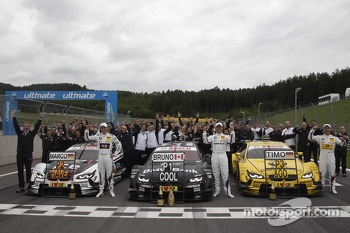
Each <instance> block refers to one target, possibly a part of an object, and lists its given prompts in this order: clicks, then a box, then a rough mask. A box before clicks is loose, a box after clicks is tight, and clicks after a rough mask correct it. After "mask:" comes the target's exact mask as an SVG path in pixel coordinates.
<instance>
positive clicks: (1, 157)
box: [0, 135, 42, 166]
mask: <svg viewBox="0 0 350 233" xmlns="http://www.w3.org/2000/svg"><path fill="white" fill-rule="evenodd" d="M41 146H42V142H41V139H40V138H39V136H35V138H34V151H33V159H39V158H41V153H42V147H41ZM16 154H17V135H15V136H2V135H0V166H1V165H7V164H11V163H16Z"/></svg>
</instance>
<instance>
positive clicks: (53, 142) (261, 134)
mask: <svg viewBox="0 0 350 233" xmlns="http://www.w3.org/2000/svg"><path fill="white" fill-rule="evenodd" d="M14 113H15V112H14ZM165 119H166V120H164V117H162V116H160V115H159V114H158V113H157V114H156V117H155V119H150V120H135V122H134V124H126V123H124V124H119V125H117V126H116V127H114V125H113V123H112V122H108V123H101V124H100V127H99V128H98V125H97V124H96V123H95V124H92V125H89V124H88V121H87V120H86V119H84V120H81V121H80V122H78V121H77V119H76V121H75V122H73V123H71V124H69V125H68V129H66V128H65V124H64V122H63V123H62V124H59V125H57V127H56V128H53V127H51V128H49V127H48V122H47V121H45V124H43V125H42V126H41V122H42V120H43V114H42V113H40V118H39V120H38V122H37V123H36V124H35V126H34V129H33V131H29V123H25V124H24V126H23V130H22V131H21V130H20V128H19V126H18V122H17V120H16V118H15V116H13V122H14V126H15V129H16V133H17V135H18V147H17V165H18V176H19V190H17V191H18V192H23V191H24V178H23V165H25V166H26V170H27V183H28V182H29V179H30V169H27V166H29V161H27V160H24V159H23V158H24V157H28V158H29V157H30V165H31V160H32V155H31V154H32V151H33V146H32V144H33V142H32V140H33V139H34V136H35V135H36V134H38V135H39V136H40V137H41V138H42V140H43V159H42V160H43V162H46V161H47V156H48V153H49V152H50V151H55V150H56V151H64V150H65V149H67V148H68V147H69V146H70V145H73V144H75V143H77V142H83V141H84V140H95V141H97V142H98V143H99V149H100V150H99V170H100V168H101V171H104V170H106V171H107V178H108V179H107V180H108V181H111V179H110V177H111V170H112V167H111V163H112V162H111V158H110V155H111V154H112V152H111V150H112V147H113V146H114V147H115V145H117V146H118V148H119V147H120V149H122V150H123V153H124V161H125V165H126V169H127V173H128V174H130V173H131V170H132V167H133V166H134V165H143V164H144V163H145V162H146V161H147V159H148V157H149V156H150V154H151V153H152V151H153V150H154V149H155V148H156V147H157V146H158V145H161V144H162V143H164V142H169V141H173V140H184V141H193V142H197V143H198V145H199V146H200V147H201V149H202V150H203V152H204V153H205V154H212V167H213V174H214V179H215V187H216V188H215V192H214V197H216V196H217V195H218V194H219V193H220V175H221V178H222V180H223V183H224V184H225V187H224V190H225V193H226V195H227V196H229V197H233V195H232V193H231V190H230V188H229V187H230V181H229V178H228V177H229V176H228V174H229V172H228V171H229V167H230V166H229V162H228V161H229V160H230V156H231V155H232V153H234V152H236V151H238V150H239V147H240V146H241V145H242V142H243V141H246V140H260V139H264V138H267V137H268V138H269V139H270V140H274V141H283V142H284V143H285V144H286V145H288V146H289V147H290V148H292V149H293V150H294V151H295V152H302V153H299V154H300V155H299V158H300V159H303V160H304V162H309V161H310V160H311V153H312V154H313V160H314V162H315V163H316V164H318V154H319V152H318V150H319V151H320V171H321V174H322V184H324V181H325V174H326V172H327V171H328V172H329V174H330V175H331V177H335V176H336V175H339V172H340V169H339V163H340V161H342V174H343V176H346V153H347V149H346V148H347V147H346V146H347V145H346V143H347V140H348V136H347V134H346V130H345V127H344V126H341V127H340V131H339V132H335V131H332V130H330V129H331V126H330V125H329V124H325V127H323V129H321V128H318V127H317V125H316V121H314V120H312V121H311V123H310V124H311V125H309V124H308V123H307V121H306V119H305V115H303V123H302V125H301V127H299V126H296V127H292V126H291V124H290V122H289V121H286V122H285V124H284V125H283V124H279V125H277V124H274V125H273V126H272V127H271V125H270V121H266V122H265V124H264V125H263V126H262V127H259V126H258V123H257V122H254V123H253V125H252V126H251V125H250V124H249V123H250V121H251V118H248V120H247V121H246V122H242V123H239V122H238V120H235V121H234V119H233V118H229V119H226V121H225V122H220V121H219V120H218V119H214V120H211V121H209V120H207V121H206V122H205V123H203V124H201V123H199V113H197V114H196V118H195V119H192V118H189V119H188V121H187V122H186V124H184V123H183V121H182V119H181V113H180V112H178V115H177V121H176V122H175V120H174V117H171V116H170V115H167V117H166V118H165ZM74 123H75V124H74ZM328 126H329V129H328V128H327V127H328ZM28 132H29V134H28ZM27 134H28V135H27ZM329 135H330V136H331V137H332V138H333V139H330V140H329V141H328V142H327V143H328V144H327V143H326V144H325V142H324V138H325V137H328V136H329ZM24 136H25V137H24ZM296 136H297V137H296ZM330 136H329V137H330ZM296 139H297V140H296ZM30 143H31V146H29V147H28V146H25V148H26V149H25V150H24V149H23V148H24V145H26V144H30ZM332 143H333V144H332ZM113 144H114V145H113ZM330 144H332V146H329V147H326V146H325V145H330ZM325 150H328V151H327V153H326V152H325ZM330 152H332V153H335V156H333V157H334V161H333V157H332V158H330V157H327V159H325V158H324V157H325V154H329V153H330ZM100 161H101V162H100ZM102 161H104V162H102ZM329 161H331V162H329ZM332 161H333V162H334V166H333V165H332V168H331V166H330V163H332ZM100 163H101V164H100ZM325 164H326V165H325ZM29 167H30V166H29ZM326 168H327V170H326ZM331 170H332V171H331ZM21 171H22V172H21ZM28 171H29V172H28ZM100 175H101V177H102V176H103V179H102V178H101V182H104V172H100ZM334 180H335V179H334V178H332V181H333V182H334ZM102 185H103V186H102ZM103 187H104V184H100V193H99V194H98V195H97V196H101V195H103V189H102V188H103ZM109 187H110V191H111V196H115V195H114V192H113V184H112V183H110V184H109ZM332 190H334V193H335V186H334V185H332Z"/></svg>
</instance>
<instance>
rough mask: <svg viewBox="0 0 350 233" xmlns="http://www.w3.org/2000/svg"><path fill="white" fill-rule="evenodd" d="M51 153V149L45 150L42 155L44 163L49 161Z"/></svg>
mask: <svg viewBox="0 0 350 233" xmlns="http://www.w3.org/2000/svg"><path fill="white" fill-rule="evenodd" d="M49 154H50V151H47V150H43V153H42V157H41V162H42V163H47V161H49Z"/></svg>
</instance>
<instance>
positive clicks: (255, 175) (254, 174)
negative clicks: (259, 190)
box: [248, 172, 264, 179]
mask: <svg viewBox="0 0 350 233" xmlns="http://www.w3.org/2000/svg"><path fill="white" fill-rule="evenodd" d="M248 175H249V177H250V178H253V179H264V176H263V175H261V174H256V173H250V172H248Z"/></svg>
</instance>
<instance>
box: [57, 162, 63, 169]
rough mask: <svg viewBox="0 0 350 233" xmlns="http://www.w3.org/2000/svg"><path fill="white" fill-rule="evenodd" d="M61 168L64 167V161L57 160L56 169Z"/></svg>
mask: <svg viewBox="0 0 350 233" xmlns="http://www.w3.org/2000/svg"><path fill="white" fill-rule="evenodd" d="M63 168H64V162H63V161H57V163H56V169H58V170H61V169H63Z"/></svg>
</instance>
